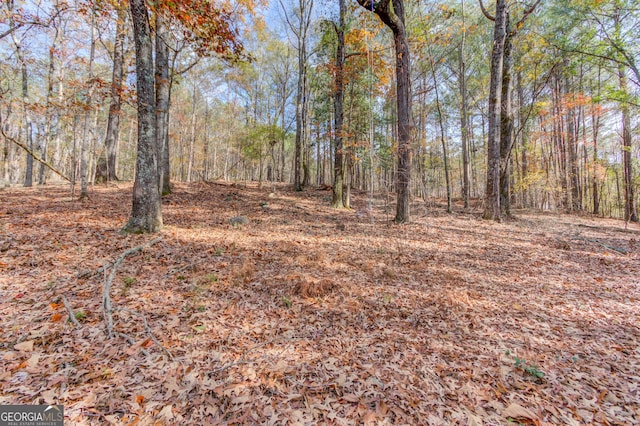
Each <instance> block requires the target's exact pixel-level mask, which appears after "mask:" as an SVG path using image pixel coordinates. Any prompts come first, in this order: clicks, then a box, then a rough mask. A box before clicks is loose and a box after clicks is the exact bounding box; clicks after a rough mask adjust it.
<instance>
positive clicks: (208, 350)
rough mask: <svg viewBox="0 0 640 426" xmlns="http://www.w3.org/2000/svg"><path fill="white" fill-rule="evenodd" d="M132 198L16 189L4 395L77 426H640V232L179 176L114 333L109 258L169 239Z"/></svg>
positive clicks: (5, 262) (5, 258) (120, 293)
mask: <svg viewBox="0 0 640 426" xmlns="http://www.w3.org/2000/svg"><path fill="white" fill-rule="evenodd" d="M130 194H131V186H129V185H126V184H120V185H118V186H112V187H109V188H107V187H97V188H95V190H94V191H93V192H92V195H91V198H90V199H89V200H88V201H85V202H82V203H80V202H72V201H70V197H69V194H68V191H67V189H66V188H62V187H49V188H35V189H8V190H3V191H1V192H0V316H1V323H0V365H1V366H2V368H0V390H1V392H0V404H8V403H25V404H34V403H52V402H57V403H61V404H64V406H65V414H66V416H67V419H68V423H69V424H74V425H75V424H109V423H111V424H127V425H136V424H140V425H146V424H181V425H186V424H194V425H206V424H270V425H283V424H291V425H293V424H302V425H306V424H327V425H343V424H344V425H353V424H371V425H376V424H380V425H392V424H394V425H395V424H398V425H400V424H408V425H451V424H459V425H482V424H484V425H502V424H509V423H510V422H512V423H511V424H518V423H520V424H536V425H579V424H604V425H609V424H610V425H633V424H640V328H639V326H640V228H639V227H638V226H637V225H629V227H628V228H625V224H624V223H623V222H620V221H613V220H604V219H594V218H591V217H570V216H566V215H544V214H525V213H524V212H521V213H519V214H518V218H517V219H516V220H512V221H507V222H503V223H493V222H487V221H483V220H481V219H480V218H479V214H478V211H476V212H475V213H474V212H472V213H469V214H462V213H458V214H454V215H445V214H443V213H442V209H441V208H440V207H438V206H435V205H430V206H425V205H422V204H416V205H415V208H414V213H415V214H414V219H415V220H414V223H412V224H409V225H402V226H399V225H394V224H390V223H389V221H388V219H390V218H391V217H392V212H391V211H390V210H391V208H392V206H385V200H384V199H379V200H373V201H372V202H371V203H370V200H368V199H367V198H366V196H364V195H362V196H356V200H355V207H356V210H352V211H334V210H332V209H331V208H329V207H328V204H329V203H328V197H329V196H330V193H329V192H328V191H318V190H309V191H306V192H303V193H293V192H291V191H289V190H288V189H286V188H284V187H278V188H277V190H276V192H275V193H273V194H270V189H269V188H262V189H259V188H257V187H255V186H251V187H249V188H245V187H243V186H232V185H225V184H204V183H201V184H193V185H189V186H187V185H178V186H177V187H176V191H175V193H174V194H173V195H171V196H169V197H167V198H166V199H165V200H164V203H163V212H164V213H163V214H164V221H165V228H164V230H163V231H162V232H161V234H160V237H161V238H162V239H161V240H160V241H158V242H155V243H153V244H152V245H150V246H148V247H146V248H144V249H143V250H141V251H139V252H137V253H133V254H132V255H130V256H128V257H126V258H125V259H124V261H123V263H122V264H121V265H120V266H119V267H118V268H117V271H116V274H115V278H114V280H113V285H112V288H111V291H110V299H111V301H112V304H113V308H114V313H113V318H114V322H115V325H114V328H115V330H114V331H115V332H116V333H118V334H119V335H118V336H117V337H113V338H109V337H107V334H106V328H105V320H104V318H103V311H102V297H103V286H104V283H105V281H106V280H108V278H109V274H110V273H111V271H112V268H113V266H112V265H113V262H114V261H115V260H116V259H117V258H118V257H119V256H120V255H121V254H122V253H123V252H125V251H126V250H128V249H130V248H133V247H136V246H139V245H144V244H145V243H149V242H150V241H152V240H153V239H154V238H155V236H148V235H129V236H123V235H121V234H119V232H118V231H119V230H120V228H121V227H122V226H123V225H124V223H125V222H126V219H127V216H128V212H129V207H130ZM370 206H371V208H370ZM385 207H388V208H387V211H385ZM240 215H242V216H245V217H247V218H248V220H249V223H247V224H244V225H243V224H238V225H235V226H234V225H232V224H231V223H230V221H229V220H230V218H232V217H234V216H240ZM63 298H66V299H67V300H68V304H69V305H70V308H71V309H72V311H73V312H74V314H75V317H76V318H77V320H78V322H79V326H76V325H74V324H73V323H72V322H70V321H69V320H68V312H69V311H68V310H67V308H66V307H65V306H64V303H63ZM163 348H164V349H163Z"/></svg>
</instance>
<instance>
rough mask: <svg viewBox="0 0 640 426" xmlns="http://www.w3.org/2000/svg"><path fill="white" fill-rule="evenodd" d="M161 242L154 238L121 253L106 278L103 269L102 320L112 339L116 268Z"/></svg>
mask: <svg viewBox="0 0 640 426" xmlns="http://www.w3.org/2000/svg"><path fill="white" fill-rule="evenodd" d="M160 240H162V238H160V237H158V238H155V239H153V240H151V241H149V242H148V243H145V244H141V245H139V246H137V247H134V248H131V249H129V250H127V251H125V252H123V253H122V254H121V255H120V256H119V257H118V259H116V261H115V262H113V266H112V268H111V273H110V274H109V276H108V277H107V276H106V274H107V269H106V268H105V269H104V273H105V281H104V286H103V288H102V313H103V315H104V320H105V322H106V325H107V335H108V336H109V337H113V335H114V333H113V307H112V305H111V296H110V293H111V285H112V284H113V280H114V278H115V277H116V272H117V271H118V268H119V267H120V265H121V264H122V262H124V259H125V258H126V257H127V256H129V255H131V254H134V253H137V252H139V251H140V250H142V249H144V248H147V247H150V246H152V245H154V244H155V243H157V242H158V241H160Z"/></svg>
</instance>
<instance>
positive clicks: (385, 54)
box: [0, 0, 639, 222]
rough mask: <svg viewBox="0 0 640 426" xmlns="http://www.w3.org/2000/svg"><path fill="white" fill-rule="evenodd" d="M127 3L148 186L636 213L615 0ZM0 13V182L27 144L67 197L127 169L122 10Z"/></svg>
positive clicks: (628, 31)
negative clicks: (140, 36) (141, 48)
mask: <svg viewBox="0 0 640 426" xmlns="http://www.w3.org/2000/svg"><path fill="white" fill-rule="evenodd" d="M144 6H145V8H147V9H148V15H149V18H148V24H149V31H150V33H149V37H151V39H150V43H151V49H152V51H153V52H155V53H153V55H154V59H153V63H151V64H149V66H150V72H152V74H154V75H155V77H154V78H155V80H154V84H153V86H154V93H155V95H154V96H155V100H154V105H155V107H154V108H155V115H156V118H155V119H154V122H155V123H156V124H155V127H156V130H155V131H154V132H155V134H156V136H154V137H155V138H156V145H155V148H154V152H155V155H156V157H157V158H156V160H155V162H156V164H157V166H156V167H157V171H158V173H159V174H160V175H161V176H162V182H159V183H158V185H159V190H160V192H161V194H164V195H166V194H168V193H170V191H171V181H172V180H175V181H197V180H205V181H207V180H212V179H218V178H220V179H223V180H227V181H237V180H241V181H252V180H256V181H260V182H265V181H269V182H289V183H291V184H293V185H294V187H295V188H297V189H298V190H301V189H303V187H309V186H311V185H330V186H332V187H333V196H332V205H334V206H335V207H338V208H339V207H343V206H346V207H349V194H350V191H351V189H357V190H363V191H373V193H378V194H388V195H392V194H395V195H396V217H395V219H396V221H397V222H405V221H407V222H408V221H409V219H410V208H409V205H410V201H411V200H413V201H417V200H419V199H422V200H425V201H426V200H437V199H440V198H447V199H449V200H454V201H455V200H460V202H461V203H462V204H463V207H464V208H468V206H469V205H470V200H472V199H475V200H477V201H476V203H477V202H480V203H481V204H482V206H483V210H484V216H485V217H486V218H488V219H494V220H495V219H500V218H502V217H503V215H506V216H507V217H508V216H510V215H511V210H512V208H515V209H522V208H534V209H539V210H551V211H572V212H582V211H583V212H593V213H595V214H599V215H604V216H609V217H618V218H621V219H624V220H626V221H632V222H636V221H637V220H638V214H637V196H636V193H637V188H638V177H637V176H638V147H637V143H635V140H636V139H637V127H638V126H637V111H638V102H637V97H638V87H639V83H638V77H639V74H638V67H637V64H636V59H637V53H638V52H637V47H636V46H637V45H638V43H637V40H636V39H635V38H634V37H635V32H634V31H635V30H636V29H637V28H638V19H637V18H638V16H637V10H635V9H634V8H633V6H632V5H630V4H629V5H627V4H624V3H621V2H605V3H598V4H597V5H595V6H593V5H589V4H587V3H585V2H582V3H580V2H578V3H575V2H574V3H570V4H569V3H566V2H563V1H562V0H558V1H555V2H552V3H548V4H540V2H531V3H529V4H523V5H511V4H507V3H505V2H501V1H496V2H495V3H491V4H483V3H482V2H478V3H477V4H475V3H466V4H465V2H464V1H463V2H451V3H447V2H444V3H433V4H420V3H416V4H414V3H411V4H407V5H405V4H400V3H399V4H394V5H392V3H391V2H364V1H363V2H360V4H359V6H361V7H357V6H358V4H356V3H348V2H347V3H345V4H343V5H342V6H341V5H340V2H337V3H336V4H335V5H334V7H333V8H330V9H328V11H327V13H326V14H323V16H321V15H320V14H319V12H317V11H315V9H314V4H313V2H307V1H305V2H299V4H298V3H296V4H288V3H285V2H279V3H277V4H274V5H272V6H269V5H264V4H261V5H253V4H250V3H246V4H242V5H239V6H238V7H235V8H233V9H229V8H227V6H224V5H216V4H214V3H206V5H203V4H196V3H190V2H180V4H174V3H172V2H167V3H166V4H165V3H162V2H160V3H158V5H156V6H153V7H150V6H149V5H144ZM259 11H262V12H259ZM75 12H80V13H79V14H78V13H75ZM265 12H266V13H268V16H269V18H267V19H266V20H265V19H264V18H262V16H261V14H262V13H265ZM3 15H4V18H5V19H4V20H3V25H4V26H3V28H2V39H0V40H1V42H2V49H3V50H2V53H3V55H4V56H5V58H6V59H7V60H5V61H3V65H2V67H3V79H2V85H3V86H2V87H3V89H2V90H3V97H2V105H1V107H2V117H3V124H2V126H3V129H4V132H5V134H6V137H4V138H3V151H2V156H1V157H0V160H1V165H2V174H3V184H4V185H5V186H6V185H25V186H29V185H31V184H32V182H33V179H34V173H35V171H34V165H33V155H32V154H35V155H36V156H37V157H38V158H41V159H42V160H43V161H44V162H45V163H46V164H49V165H50V166H51V168H53V169H54V170H56V171H58V172H59V174H60V175H63V176H69V177H70V178H71V180H72V182H75V181H79V183H80V189H81V191H80V195H81V196H83V197H84V196H86V195H87V193H86V192H87V185H89V186H92V185H94V184H96V183H97V182H105V181H115V180H117V179H122V180H130V179H133V178H134V176H137V174H136V173H134V169H136V167H134V166H135V164H136V161H138V160H136V158H137V154H138V150H139V148H141V147H139V146H138V137H139V135H140V136H141V139H144V138H145V137H144V135H143V133H141V132H140V131H139V129H138V124H139V122H140V121H143V120H139V119H138V115H137V114H138V109H137V107H136V106H135V103H136V102H137V100H136V99H138V98H139V97H143V96H144V90H143V88H142V87H141V86H140V87H138V83H135V81H136V80H135V79H136V78H140V76H139V75H138V74H145V72H143V71H142V70H138V72H136V69H137V66H138V65H135V66H134V62H133V61H138V59H137V57H136V52H135V49H134V47H135V42H134V31H133V28H134V27H135V25H133V23H134V22H133V20H131V18H129V15H130V11H129V10H128V8H127V7H123V6H122V5H120V4H117V3H114V4H110V3H108V2H100V3H95V4H94V3H92V2H77V3H62V2H49V3H43V4H41V5H32V4H31V3H29V2H24V3H21V2H8V3H6V4H4V5H3ZM325 15H326V16H325ZM374 16H375V18H374ZM487 18H488V19H487ZM266 21H269V22H268V25H265V22H266ZM278 21H279V23H278ZM327 24H329V25H327ZM385 28H387V29H388V31H389V32H387V31H385ZM592 28H595V29H592ZM77 35H81V36H80V37H78V36H77ZM79 40H86V41H87V43H85V44H82V42H81V41H79ZM36 41H37V42H36ZM25 44H26V45H28V46H29V49H27V50H25V49H24V46H25ZM483 52H484V53H487V52H492V53H491V55H489V56H490V58H491V60H486V58H488V57H489V56H488V55H487V54H483ZM134 57H136V59H134ZM135 64H138V62H135ZM140 65H141V64H140ZM205 75H206V78H205V80H206V84H200V82H202V81H205V80H203V79H202V77H201V76H205ZM136 76H137V77H136ZM412 86H415V88H414V89H413V90H412ZM139 91H141V92H143V93H142V95H143V96H140V93H139ZM456 117H457V118H456ZM136 123H138V124H136ZM149 125H150V123H149ZM188 129H189V130H188ZM231 129H233V130H231ZM205 130H206V131H205ZM190 132H191V133H190ZM191 135H193V136H191ZM258 135H260V136H258ZM12 140H14V141H16V142H20V144H21V145H19V144H16V143H12V142H11V141H12ZM20 146H24V147H27V148H28V150H24V149H21V148H20ZM142 151H144V150H142ZM30 153H31V154H30ZM142 156H143V157H144V153H143V155H142ZM37 173H38V176H37V179H36V182H37V183H38V184H42V183H46V182H55V181H56V179H59V177H58V176H57V175H56V173H52V172H51V170H48V169H47V167H46V166H42V167H40V169H39V171H38V172H37ZM158 179H159V178H158ZM149 182H150V180H149V181H148V182H147V183H145V184H144V185H143V186H144V187H145V188H146V186H147V185H148V184H149ZM340 198H343V200H342V202H340V201H339V199H340ZM448 209H450V207H448Z"/></svg>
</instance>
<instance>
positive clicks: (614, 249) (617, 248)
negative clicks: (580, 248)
mask: <svg viewBox="0 0 640 426" xmlns="http://www.w3.org/2000/svg"><path fill="white" fill-rule="evenodd" d="M572 239H573V240H583V241H588V242H590V243H594V244H599V245H601V246H602V247H604V248H606V249H607V250H609V251H615V252H618V253H620V254H629V252H628V251H627V250H625V249H623V248H621V247H614V246H610V245H609V244H605V243H603V242H602V241H599V240H596V239H595V238H585V237H574V238H572Z"/></svg>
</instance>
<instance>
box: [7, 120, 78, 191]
mask: <svg viewBox="0 0 640 426" xmlns="http://www.w3.org/2000/svg"><path fill="white" fill-rule="evenodd" d="M0 134H2V137H4V138H5V139H6V140H8V141H9V142H13V143H14V144H16V145H18V146H19V147H20V148H22V149H24V150H25V151H27V153H28V154H29V155H31V156H32V157H33V159H34V160H36V161H37V162H39V163H41V164H43V165H44V166H46V167H47V168H48V169H50V170H51V171H52V172H54V173H55V174H57V175H58V176H60V177H61V178H63V179H64V180H66V181H67V182H71V179H69V178H68V177H66V176H65V175H64V174H62V172H61V171H59V170H58V169H56V168H55V167H53V166H52V165H51V164H49V163H47V162H46V161H45V160H43V159H42V158H40V157H38V156H37V155H36V154H35V153H34V152H33V150H31V149H30V148H29V147H28V146H26V145H25V144H23V143H22V142H20V141H18V140H16V139H14V138H12V137H11V136H9V135H7V134H6V133H5V131H4V127H3V126H2V116H0Z"/></svg>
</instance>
